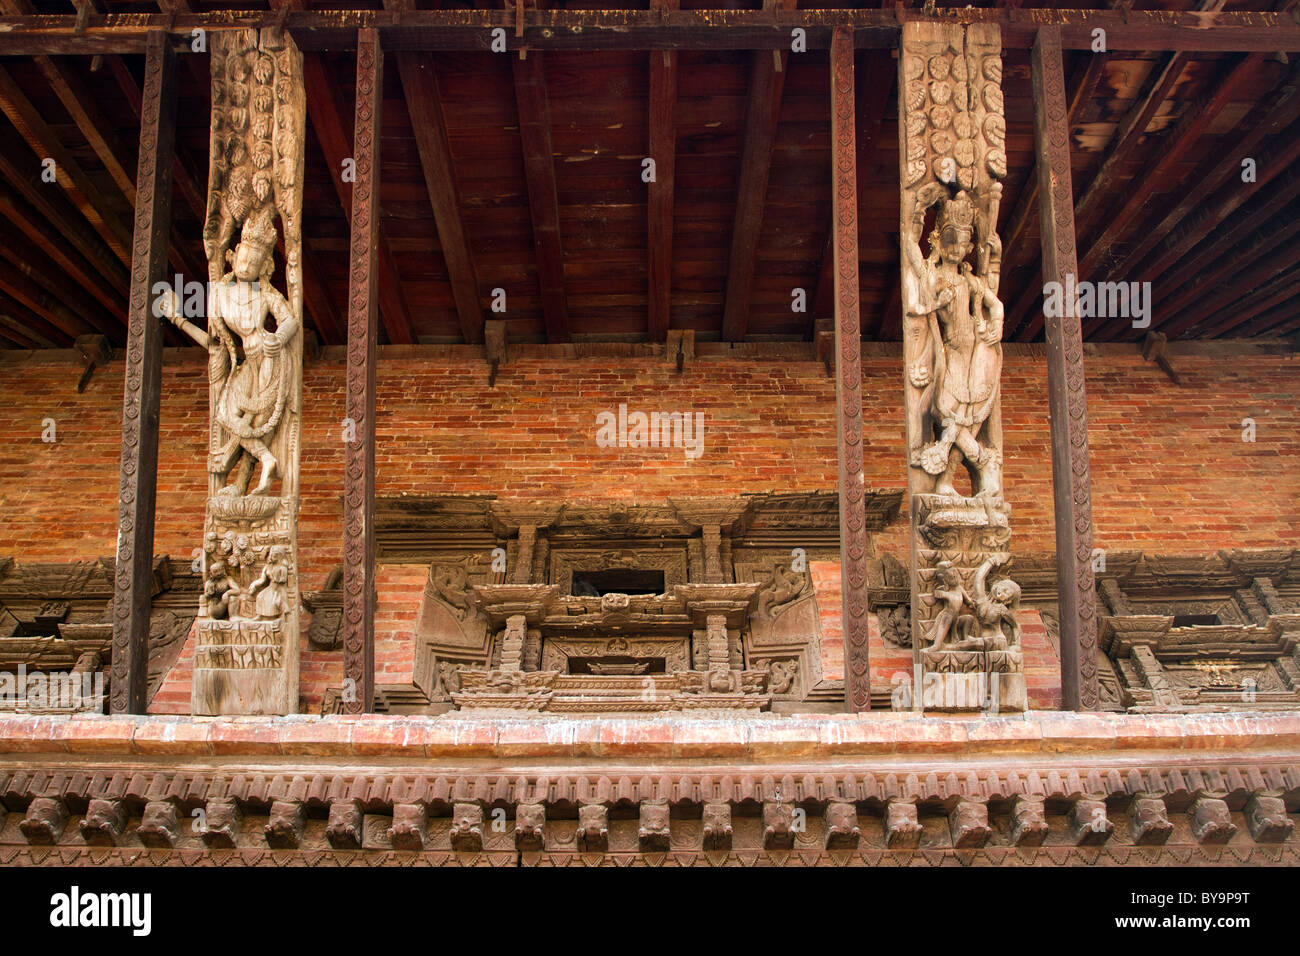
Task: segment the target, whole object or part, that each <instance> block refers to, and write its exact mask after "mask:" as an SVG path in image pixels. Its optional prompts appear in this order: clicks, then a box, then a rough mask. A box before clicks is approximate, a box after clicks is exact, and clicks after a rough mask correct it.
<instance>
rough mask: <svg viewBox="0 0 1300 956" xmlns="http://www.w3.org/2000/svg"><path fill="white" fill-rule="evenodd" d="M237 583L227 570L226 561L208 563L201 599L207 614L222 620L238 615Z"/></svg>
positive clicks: (238, 593)
mask: <svg viewBox="0 0 1300 956" xmlns="http://www.w3.org/2000/svg"><path fill="white" fill-rule="evenodd" d="M240 593H241V592H240V588H239V584H238V583H236V581H235V579H234V578H232V577H231V576H230V574H229V572H228V571H227V568H226V562H225V561H222V560H216V561H213V562H212V563H211V564H209V565H208V577H207V580H206V581H204V582H203V601H204V605H205V607H206V613H207V616H208V617H210V618H212V619H213V620H215V621H224V620H227V619H230V618H235V617H238V616H239V613H238V610H237V609H238V607H239V595H240Z"/></svg>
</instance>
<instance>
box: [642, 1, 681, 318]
mask: <svg viewBox="0 0 1300 956" xmlns="http://www.w3.org/2000/svg"><path fill="white" fill-rule="evenodd" d="M677 6H678V0H650V9H651V10H661V11H665V12H667V11H669V10H676V9H677ZM647 56H648V57H649V61H650V135H649V141H650V142H649V151H648V155H649V156H650V157H651V158H652V159H653V160H654V163H655V179H654V182H652V183H649V189H648V191H647V196H646V254H647V263H646V274H647V276H648V281H649V285H648V287H647V290H646V316H647V320H646V321H647V328H648V338H649V339H650V341H651V342H663V341H666V340H667V338H668V328H669V326H670V325H671V324H672V319H671V316H672V293H673V201H674V192H675V190H676V172H677V52H676V51H675V50H651V51H650V52H649V53H648V54H647Z"/></svg>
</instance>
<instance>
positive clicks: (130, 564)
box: [109, 30, 176, 714]
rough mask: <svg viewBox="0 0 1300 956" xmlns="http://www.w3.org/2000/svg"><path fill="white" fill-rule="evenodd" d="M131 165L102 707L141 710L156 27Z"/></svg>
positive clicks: (148, 582) (152, 492)
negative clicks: (106, 689) (107, 677)
mask: <svg viewBox="0 0 1300 956" xmlns="http://www.w3.org/2000/svg"><path fill="white" fill-rule="evenodd" d="M145 49H146V53H145V69H144V96H143V101H142V103H141V108H140V113H141V116H140V161H139V165H138V167H137V172H136V203H135V239H134V242H133V243H132V246H131V298H130V302H129V310H130V311H129V316H128V322H129V331H128V336H127V343H126V388H125V395H124V396H123V400H122V469H121V483H120V486H119V491H118V505H117V570H116V576H115V578H114V582H113V664H112V677H111V680H112V688H111V691H110V694H111V696H110V700H109V709H110V711H111V712H112V713H114V714H143V713H144V712H145V707H146V705H147V703H148V701H147V699H146V698H147V696H148V665H149V611H150V606H151V604H152V600H151V599H152V595H153V529H154V503H155V500H156V498H157V491H158V406H159V403H160V398H161V393H162V348H163V338H162V324H161V323H160V322H159V321H158V319H157V318H156V317H155V316H154V314H153V294H152V289H153V285H154V283H155V282H156V281H158V280H160V279H162V278H163V274H164V272H165V271H166V268H167V247H168V241H169V238H168V237H169V236H170V235H171V218H172V215H171V207H172V199H171V197H172V156H173V147H174V145H175V140H176V54H175V53H173V52H172V49H171V47H170V46H169V44H168V41H167V34H166V33H164V32H163V31H161V30H154V31H151V32H150V33H149V37H148V39H147V41H146V47H145Z"/></svg>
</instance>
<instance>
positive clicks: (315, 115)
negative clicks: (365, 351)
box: [178, 0, 415, 345]
mask: <svg viewBox="0 0 1300 956" xmlns="http://www.w3.org/2000/svg"><path fill="white" fill-rule="evenodd" d="M270 3H271V7H272V9H274V10H277V11H279V10H282V9H284V8H288V10H289V11H295V10H296V11H302V10H303V6H304V4H303V2H302V0H270ZM287 15H288V16H292V12H291V13H289V14H287ZM178 19H179V18H178ZM294 39H295V41H296V40H297V33H296V31H295V32H294ZM352 40H353V42H352V44H351V46H350V47H349V48H350V49H354V48H355V47H356V36H355V31H353V36H352ZM385 47H387V44H385ZM303 85H304V87H305V88H306V96H307V118H308V119H309V120H310V121H311V127H312V129H313V130H314V131H315V133H316V140H317V142H319V143H320V147H321V151H322V152H323V153H324V154H325V164H326V165H327V166H328V167H329V170H330V178H331V179H333V181H334V190H335V192H336V193H337V194H338V197H339V203H340V204H342V206H343V213H344V216H345V217H346V218H348V219H350V218H351V213H352V184H351V183H347V182H344V181H343V161H344V160H345V159H351V158H353V148H352V135H351V134H350V133H349V131H348V129H347V127H346V126H345V125H344V122H343V117H345V116H350V115H351V110H349V109H347V108H346V105H345V104H344V103H343V102H342V101H341V99H340V98H339V95H338V89H337V84H335V82H334V81H333V80H332V79H331V78H330V75H329V73H328V72H327V71H326V69H325V65H324V64H323V63H322V62H321V59H320V57H319V55H313V54H310V53H308V54H305V55H304V56H303ZM306 248H307V242H306V239H304V240H303V249H304V250H306ZM378 261H379V283H378V296H379V317H380V320H381V323H382V325H383V327H384V331H385V332H386V333H387V334H388V341H389V342H391V343H393V344H394V345H412V344H414V342H415V326H414V325H413V324H412V322H411V311H410V309H409V307H408V306H407V304H406V295H405V293H404V292H403V291H402V280H401V275H400V274H399V273H398V271H397V263H396V260H395V259H394V258H393V252H392V249H391V248H390V247H389V245H388V238H387V237H386V236H385V235H384V227H383V222H382V220H381V221H380V223H379V249H378ZM305 265H306V263H305V261H304V269H305ZM311 285H313V286H316V287H317V288H319V289H320V290H322V291H323V290H324V283H323V281H322V282H318V283H317V282H313V283H312V284H311ZM309 288H310V286H309V285H308V284H307V283H306V282H304V287H303V292H304V298H305V297H306V293H307V292H308V290H309ZM313 298H314V299H315V300H316V301H317V303H318V307H319V308H321V309H322V310H325V309H328V311H322V312H321V314H322V315H323V316H326V318H325V321H326V322H327V323H328V322H329V321H330V319H329V316H330V315H333V325H334V330H332V331H331V333H330V334H335V333H336V332H337V334H339V335H341V334H342V333H341V331H340V329H341V326H340V325H339V322H338V316H337V313H336V312H334V310H333V303H332V301H331V303H330V305H329V306H319V302H320V301H321V296H320V295H319V294H318V295H314V296H313ZM317 328H318V329H320V330H321V331H322V337H324V330H323V329H321V326H320V325H318V326H317Z"/></svg>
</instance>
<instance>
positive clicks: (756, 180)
mask: <svg viewBox="0 0 1300 956" xmlns="http://www.w3.org/2000/svg"><path fill="white" fill-rule="evenodd" d="M777 2H778V0H763V9H764V10H772V11H775V10H776V8H777ZM780 2H781V3H782V5H785V6H790V5H792V4H791V3H790V0H780ZM786 60H787V55H786V53H785V52H784V51H782V52H779V53H777V54H776V55H775V56H773V55H772V54H771V53H768V52H766V51H757V52H755V53H753V54H751V55H750V65H749V99H748V102H747V106H746V108H745V141H744V144H743V146H742V147H741V153H740V181H739V183H738V184H737V187H736V218H735V220H734V222H733V225H732V227H731V252H730V255H729V256H728V259H727V290H726V296H725V298H724V299H723V311H722V341H724V342H743V341H744V340H745V331H746V329H747V328H748V326H749V310H750V305H751V303H752V302H753V295H754V271H755V269H756V268H757V264H758V241H759V239H760V238H761V235H762V232H763V207H764V205H766V202H767V181H768V176H769V175H770V174H771V171H772V148H773V147H774V146H775V145H776V127H777V123H778V121H779V120H780V116H781V93H782V91H783V90H784V88H785V64H786Z"/></svg>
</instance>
